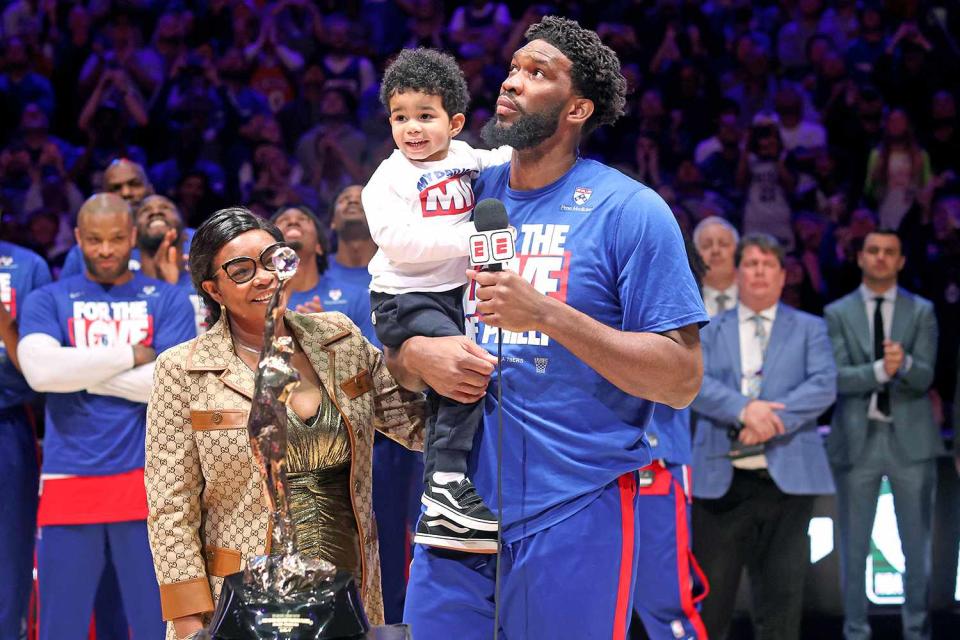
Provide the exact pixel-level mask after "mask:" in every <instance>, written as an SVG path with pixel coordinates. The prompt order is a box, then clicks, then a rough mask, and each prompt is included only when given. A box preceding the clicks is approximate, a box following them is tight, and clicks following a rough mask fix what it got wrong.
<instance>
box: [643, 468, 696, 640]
mask: <svg viewBox="0 0 960 640" xmlns="http://www.w3.org/2000/svg"><path fill="white" fill-rule="evenodd" d="M688 474H689V471H688V470H687V468H686V467H684V466H683V465H679V464H668V465H664V464H663V463H661V462H660V461H657V462H654V463H653V464H651V465H649V466H647V467H644V468H643V469H641V470H640V477H641V482H640V484H641V486H640V500H639V503H638V506H637V509H638V510H639V512H640V517H639V523H640V524H639V528H638V529H637V548H638V551H639V555H640V561H639V563H638V565H637V582H636V589H635V591H634V598H633V608H634V611H636V612H637V615H638V616H639V617H640V620H641V621H642V622H643V628H644V629H645V630H646V632H647V636H649V637H650V638H651V640H680V639H683V640H688V639H689V640H693V639H695V640H706V638H707V630H706V627H704V625H703V621H702V620H701V619H700V612H699V611H698V610H697V602H699V601H700V600H702V599H703V598H704V597H706V595H707V593H706V584H705V583H706V580H705V579H704V577H703V574H702V573H701V572H700V567H699V566H697V563H696V560H694V558H693V552H692V551H691V540H690V510H689V508H688V507H689V502H688V500H689V497H688V492H689V483H688V482H687V480H688V478H689V475H688Z"/></svg>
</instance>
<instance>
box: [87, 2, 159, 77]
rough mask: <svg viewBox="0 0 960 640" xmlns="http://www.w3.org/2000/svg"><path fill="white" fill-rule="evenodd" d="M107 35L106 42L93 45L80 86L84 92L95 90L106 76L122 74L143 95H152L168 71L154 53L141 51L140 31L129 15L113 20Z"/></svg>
mask: <svg viewBox="0 0 960 640" xmlns="http://www.w3.org/2000/svg"><path fill="white" fill-rule="evenodd" d="M105 31H106V38H105V39H99V40H100V41H99V42H97V43H95V44H94V46H93V47H92V53H91V54H90V57H89V58H87V61H86V62H85V63H84V65H83V68H82V69H81V70H80V77H79V80H78V84H79V88H80V90H81V92H83V93H86V92H87V91H90V90H92V89H93V88H94V87H95V86H96V85H97V83H98V82H99V81H100V76H101V75H102V74H103V73H105V72H109V71H117V70H123V71H125V72H126V73H127V75H128V76H129V77H130V78H131V79H132V80H133V82H134V84H135V85H136V88H137V89H138V90H139V91H140V92H141V93H142V94H143V95H146V96H151V95H153V92H154V91H155V90H156V89H157V87H158V86H160V82H161V80H163V77H164V72H165V69H164V67H163V63H162V60H161V58H159V57H158V55H157V53H156V52H155V51H153V50H150V49H144V48H142V46H141V34H140V30H139V28H138V27H136V26H135V25H134V24H132V23H131V18H130V16H129V15H127V14H123V13H119V14H116V15H113V16H111V21H110V22H109V23H108V24H107V25H106V29H105Z"/></svg>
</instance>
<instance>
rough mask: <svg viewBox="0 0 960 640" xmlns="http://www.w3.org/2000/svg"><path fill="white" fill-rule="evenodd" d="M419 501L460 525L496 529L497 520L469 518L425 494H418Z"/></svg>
mask: <svg viewBox="0 0 960 640" xmlns="http://www.w3.org/2000/svg"><path fill="white" fill-rule="evenodd" d="M420 502H421V503H422V504H423V505H425V506H426V507H427V508H428V509H429V508H433V509H436V510H437V511H439V512H440V514H441V515H443V516H445V517H447V518H449V519H451V520H453V521H454V522H456V523H457V524H459V525H460V526H462V527H469V528H471V529H473V530H475V531H496V530H497V521H496V520H493V521H490V520H478V519H476V518H471V517H470V516H465V515H463V514H462V513H460V512H459V511H455V510H453V509H451V508H450V507H448V506H447V505H445V504H443V503H442V502H437V501H436V500H434V499H433V498H431V497H430V496H428V495H427V494H423V495H422V496H420Z"/></svg>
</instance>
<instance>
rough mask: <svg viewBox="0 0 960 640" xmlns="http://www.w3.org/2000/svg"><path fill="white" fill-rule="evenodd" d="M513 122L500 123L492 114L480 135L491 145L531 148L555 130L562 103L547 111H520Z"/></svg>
mask: <svg viewBox="0 0 960 640" xmlns="http://www.w3.org/2000/svg"><path fill="white" fill-rule="evenodd" d="M517 109H518V113H519V115H518V116H517V118H516V119H515V120H514V121H513V124H509V125H502V124H500V122H499V121H498V120H497V116H493V117H492V118H490V119H489V120H487V123H486V124H485V125H483V129H481V130H480V137H481V138H483V141H484V142H486V143H487V144H488V145H490V146H491V147H500V146H503V145H505V144H506V145H510V146H511V147H513V148H514V149H532V148H533V147H536V146H537V145H539V144H540V143H542V142H543V141H544V140H546V139H548V138H549V137H550V136H552V135H553V134H554V133H556V132H557V126H558V124H559V121H560V112H561V111H563V104H558V105H557V106H556V107H555V108H553V109H550V110H548V111H541V112H537V113H530V112H527V111H520V110H519V107H517Z"/></svg>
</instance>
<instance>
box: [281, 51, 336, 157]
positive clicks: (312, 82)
mask: <svg viewBox="0 0 960 640" xmlns="http://www.w3.org/2000/svg"><path fill="white" fill-rule="evenodd" d="M325 80H326V75H324V72H323V67H322V66H320V65H319V64H316V63H311V64H309V65H307V67H306V68H305V69H304V70H303V75H301V77H300V91H299V92H298V94H297V97H296V98H294V99H293V100H291V101H290V102H288V103H287V104H286V105H285V106H284V107H283V109H281V110H280V113H278V114H277V122H279V123H280V128H281V129H282V130H283V140H284V144H285V145H286V147H287V148H288V149H292V148H293V147H294V146H295V145H296V142H297V140H299V139H300V136H302V135H303V134H304V133H306V132H307V131H308V130H310V129H311V128H313V127H314V126H316V125H317V124H319V123H320V121H321V120H322V119H323V97H324V95H325V91H324V89H323V87H324V82H325Z"/></svg>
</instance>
